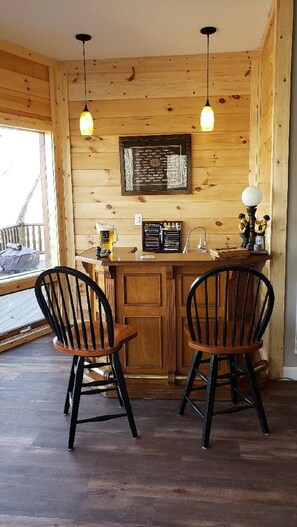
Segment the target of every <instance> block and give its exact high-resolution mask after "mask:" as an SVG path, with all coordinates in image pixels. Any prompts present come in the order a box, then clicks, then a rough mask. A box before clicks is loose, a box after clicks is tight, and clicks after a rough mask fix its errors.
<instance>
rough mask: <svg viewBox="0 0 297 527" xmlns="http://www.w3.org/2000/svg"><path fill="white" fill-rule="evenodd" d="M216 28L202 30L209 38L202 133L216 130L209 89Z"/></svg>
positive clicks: (210, 27)
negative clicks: (210, 60)
mask: <svg viewBox="0 0 297 527" xmlns="http://www.w3.org/2000/svg"><path fill="white" fill-rule="evenodd" d="M216 30H217V29H216V28H215V27H212V26H206V27H203V28H202V29H200V33H202V35H206V36H207V53H206V103H205V106H204V108H203V109H202V112H201V115H200V128H201V131H202V132H212V130H213V128H214V121H215V118H214V112H213V109H212V107H211V106H210V104H209V97H208V89H209V35H213V34H214V33H215V32H216Z"/></svg>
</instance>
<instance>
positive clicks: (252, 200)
mask: <svg viewBox="0 0 297 527" xmlns="http://www.w3.org/2000/svg"><path fill="white" fill-rule="evenodd" d="M262 198H263V194H262V191H261V190H260V189H259V188H258V187H254V186H250V187H246V188H245V189H244V191H243V192H242V194H241V199H242V201H243V203H244V204H245V206H246V210H247V213H248V217H249V243H248V246H247V249H248V250H249V251H253V250H254V245H255V221H256V216H255V215H256V210H257V205H259V203H261V201H262Z"/></svg>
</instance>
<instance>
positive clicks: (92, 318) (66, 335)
mask: <svg viewBox="0 0 297 527" xmlns="http://www.w3.org/2000/svg"><path fill="white" fill-rule="evenodd" d="M35 294H36V298H37V301H38V304H39V306H40V308H41V311H42V312H43V314H44V316H45V318H46V320H47V321H48V323H49V325H50V327H51V329H52V331H53V332H54V333H55V338H54V340H53V345H54V347H55V348H56V349H57V350H59V351H61V352H63V353H67V354H69V355H71V356H72V357H73V359H72V366H71V371H70V377H69V383H68V390H67V395H66V400H65V405H64V413H65V414H68V412H69V408H71V419H70V430H69V439H68V449H69V450H72V448H73V444H74V439H75V432H76V426H77V424H80V423H86V422H92V421H105V420H109V419H114V418H117V417H127V418H128V422H129V425H130V428H131V432H132V436H133V437H134V438H137V437H138V436H137V429H136V425H135V421H134V417H133V413H132V409H131V404H130V400H129V396H128V392H127V388H126V383H125V379H124V375H123V372H122V368H121V363H120V360H119V357H118V352H119V350H120V349H121V347H122V346H123V344H125V343H126V342H128V341H129V340H131V339H133V338H134V337H136V335H137V330H136V329H135V328H134V327H132V326H130V325H125V324H116V323H114V321H113V316H112V312H111V308H110V305H109V302H108V300H107V298H106V296H105V294H104V292H103V291H102V290H101V289H100V287H99V286H98V285H97V284H96V283H95V282H94V281H93V280H91V279H90V278H89V277H88V276H86V275H85V274H83V273H81V272H80V271H77V270H75V269H71V268H69V267H54V268H52V269H47V270H45V271H44V272H42V273H41V274H40V275H39V277H38V278H37V280H36V283H35ZM94 306H95V307H94ZM97 357H99V358H100V359H99V360H100V364H99V365H100V369H103V371H105V374H104V377H103V378H102V379H101V378H100V379H99V380H91V381H90V380H89V381H87V380H85V379H84V372H86V370H87V372H90V371H92V370H94V368H98V362H96V361H95V359H96V358H97ZM97 360H98V359H97ZM107 392H114V393H116V395H117V397H118V399H119V402H120V405H121V406H122V407H123V411H122V412H121V413H115V414H111V415H99V416H96V417H90V418H85V419H78V411H79V405H80V397H81V395H93V394H103V393H105V394H106V393H107Z"/></svg>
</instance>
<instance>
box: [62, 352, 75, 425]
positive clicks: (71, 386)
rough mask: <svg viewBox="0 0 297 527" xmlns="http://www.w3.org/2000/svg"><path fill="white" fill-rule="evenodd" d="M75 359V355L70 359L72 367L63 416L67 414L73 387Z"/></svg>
mask: <svg viewBox="0 0 297 527" xmlns="http://www.w3.org/2000/svg"><path fill="white" fill-rule="evenodd" d="M77 359H78V357H77V355H74V356H73V359H72V366H71V370H70V375H69V382H68V388H67V395H66V399H65V404H64V414H65V415H67V414H68V412H69V407H70V398H71V395H72V392H73V385H74V379H75V368H76V364H77Z"/></svg>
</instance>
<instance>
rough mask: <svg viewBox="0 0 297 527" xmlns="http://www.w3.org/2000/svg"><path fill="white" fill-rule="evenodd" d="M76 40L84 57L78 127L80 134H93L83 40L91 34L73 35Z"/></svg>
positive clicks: (86, 39) (89, 38) (88, 38)
mask: <svg viewBox="0 0 297 527" xmlns="http://www.w3.org/2000/svg"><path fill="white" fill-rule="evenodd" d="M75 38H76V39H77V40H80V41H81V42H82V43H83V58H84V89H85V107H84V109H83V111H82V113H81V114H80V119H79V128H80V133H81V135H93V132H94V122H93V117H92V115H91V114H90V112H89V110H88V106H87V76H86V55H85V42H87V41H88V40H91V38H92V37H91V35H86V34H85V33H79V34H78V35H76V36H75Z"/></svg>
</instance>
